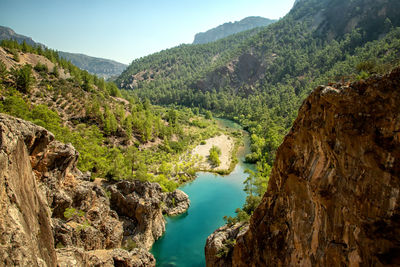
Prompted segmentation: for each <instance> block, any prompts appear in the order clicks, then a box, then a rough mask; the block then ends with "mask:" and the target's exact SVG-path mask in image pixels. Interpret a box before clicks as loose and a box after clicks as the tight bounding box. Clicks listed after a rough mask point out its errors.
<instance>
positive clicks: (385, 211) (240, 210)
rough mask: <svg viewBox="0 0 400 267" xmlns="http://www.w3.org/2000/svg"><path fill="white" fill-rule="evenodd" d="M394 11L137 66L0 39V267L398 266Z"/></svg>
mask: <svg viewBox="0 0 400 267" xmlns="http://www.w3.org/2000/svg"><path fill="white" fill-rule="evenodd" d="M399 11H400V2H398V1H396V0H379V1H372V0H354V1H345V0H301V1H295V2H294V5H293V7H292V8H291V10H290V11H289V12H288V13H287V14H286V15H285V16H284V17H282V18H280V19H279V20H269V19H264V18H261V17H247V18H245V19H243V20H241V21H236V22H234V23H225V24H221V25H220V26H218V27H216V28H213V29H211V30H209V31H206V32H204V33H199V34H196V37H195V41H194V42H193V44H180V45H178V46H175V47H172V48H169V49H165V50H162V51H159V52H157V53H153V54H150V55H148V56H144V57H140V58H137V59H134V60H133V61H132V63H131V64H130V65H129V66H126V65H123V64H120V63H118V62H114V61H107V60H104V59H101V58H91V57H87V56H85V55H81V54H68V53H65V52H58V51H56V50H52V49H49V48H47V47H46V46H45V45H42V44H39V43H36V42H34V41H33V40H32V38H30V37H26V36H23V35H19V34H16V33H15V32H14V31H13V30H11V29H10V28H7V27H1V28H0V40H1V44H0V218H1V219H0V233H1V238H0V265H1V264H4V265H6V266H27V265H32V266H182V267H184V266H207V267H218V266H228V267H230V266H238V267H239V266H254V267H255V266H264V265H265V266H397V265H399V264H400V258H399V253H398V252H399V251H400V246H399V244H400V240H399V238H398V237H399V236H400V232H399V231H400V223H399V220H398V218H399V217H400V195H399V191H400V184H399V181H400V180H399V178H400V171H399V166H400V152H399V147H400V146H399V142H400V136H399V132H400V130H399V127H400V117H399V114H400V109H399V108H400V98H399V88H400V16H399V15H400V14H399ZM125 35H129V34H126V33H125ZM125 35H124V36H125ZM122 45H123V44H122V43H121V46H122ZM132 47H134V44H132ZM93 73H94V74H93ZM110 77H111V78H110ZM106 78H110V79H108V80H107V79H106Z"/></svg>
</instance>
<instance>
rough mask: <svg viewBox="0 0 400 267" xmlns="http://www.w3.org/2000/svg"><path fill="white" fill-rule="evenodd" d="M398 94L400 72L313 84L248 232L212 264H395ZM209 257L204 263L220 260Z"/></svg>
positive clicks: (399, 223) (399, 214)
mask: <svg viewBox="0 0 400 267" xmlns="http://www.w3.org/2000/svg"><path fill="white" fill-rule="evenodd" d="M399 88H400V69H397V70H394V71H393V72H392V73H391V74H389V75H386V76H383V77H373V78H371V79H368V80H367V81H360V82H357V83H353V84H351V85H340V84H338V85H334V86H325V87H319V88H317V89H316V90H315V91H314V92H313V93H312V94H311V95H310V96H309V97H308V98H307V99H306V100H305V101H304V103H303V105H302V107H301V109H300V111H299V115H298V118H297V119H296V121H295V123H294V125H293V127H292V129H291V131H290V133H289V134H288V135H287V136H286V137H285V139H284V142H283V143H282V145H281V146H280V147H279V149H278V152H277V156H276V161H275V164H274V167H273V171H272V174H271V177H270V181H269V187H268V191H267V193H266V194H265V195H264V197H263V199H262V202H261V204H260V205H259V206H258V208H257V209H256V210H255V212H254V214H253V216H252V218H251V221H250V226H249V230H248V231H247V232H246V233H245V234H238V236H236V244H235V246H234V248H233V252H231V254H229V255H228V257H227V258H225V259H224V261H223V262H222V263H221V262H220V263H219V264H218V265H216V266H265V265H268V266H382V265H398V264H400V208H399V204H400V203H399V201H400V198H399V191H400V90H399ZM213 236H216V235H215V234H214V235H213ZM213 236H210V238H209V240H208V242H207V247H206V251H212V249H211V247H210V246H212V245H213V238H214V237H213ZM214 243H215V242H214ZM206 257H207V263H208V266H211V265H210V263H212V262H216V260H215V259H216V258H218V257H217V256H216V255H215V254H209V255H206Z"/></svg>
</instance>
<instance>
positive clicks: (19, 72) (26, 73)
mask: <svg viewBox="0 0 400 267" xmlns="http://www.w3.org/2000/svg"><path fill="white" fill-rule="evenodd" d="M11 75H12V77H13V79H14V84H15V88H16V89H17V90H18V91H20V92H22V93H24V94H26V93H29V92H30V88H31V86H32V84H33V82H34V80H35V78H34V77H33V75H32V66H31V65H29V64H27V65H24V66H23V67H22V68H20V69H12V70H11Z"/></svg>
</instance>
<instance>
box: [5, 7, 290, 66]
mask: <svg viewBox="0 0 400 267" xmlns="http://www.w3.org/2000/svg"><path fill="white" fill-rule="evenodd" d="M294 1H295V0H196V1H192V0H169V1H166V0H165V1H162V0H147V1H146V0H140V1H139V0H130V1H129V0H0V25H2V26H6V27H10V28H12V29H13V30H14V31H15V32H16V33H19V34H22V35H26V36H30V37H32V39H33V40H34V41H36V42H40V43H43V44H45V45H46V46H48V47H50V48H52V49H57V50H62V51H66V52H73V53H83V54H87V55H90V56H95V57H103V58H109V59H113V60H117V61H119V62H122V63H130V62H131V61H132V60H133V59H135V58H138V57H142V56H146V55H148V54H151V53H154V52H158V51H160V50H163V49H166V48H170V47H174V46H177V45H179V44H182V43H192V42H193V39H194V35H195V34H196V33H198V32H203V31H206V30H209V29H211V28H214V27H216V26H218V25H220V24H223V23H225V22H229V21H232V22H233V21H237V20H241V19H243V18H245V17H248V16H262V17H266V18H270V19H278V18H280V17H283V16H284V15H285V14H286V13H287V12H289V10H290V8H291V7H292V6H293V3H294Z"/></svg>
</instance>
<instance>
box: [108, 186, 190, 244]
mask: <svg viewBox="0 0 400 267" xmlns="http://www.w3.org/2000/svg"><path fill="white" fill-rule="evenodd" d="M108 190H109V191H110V192H111V198H110V201H111V207H112V208H113V209H114V210H116V211H117V212H118V214H119V215H120V216H121V219H122V220H123V221H124V237H125V240H130V239H131V240H133V242H135V244H136V245H137V246H139V247H142V248H145V249H150V248H151V246H152V245H153V243H154V241H156V240H157V239H158V238H160V237H161V236H162V235H163V233H164V232H165V219H164V217H163V212H164V213H166V214H169V215H176V214H179V213H183V212H185V211H186V210H187V208H188V207H189V199H188V196H187V195H186V194H185V193H183V192H182V191H180V190H176V191H174V192H172V193H163V192H162V190H161V186H160V185H159V184H157V183H150V182H141V181H138V180H135V181H121V182H118V183H116V184H113V185H111V186H109V187H108Z"/></svg>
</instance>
